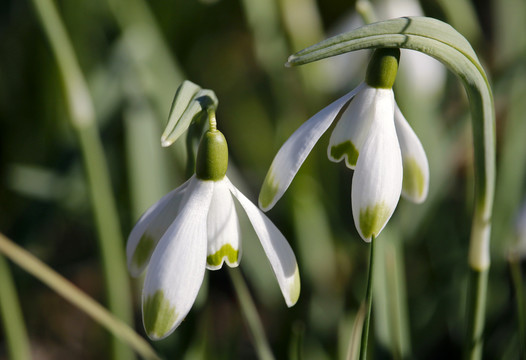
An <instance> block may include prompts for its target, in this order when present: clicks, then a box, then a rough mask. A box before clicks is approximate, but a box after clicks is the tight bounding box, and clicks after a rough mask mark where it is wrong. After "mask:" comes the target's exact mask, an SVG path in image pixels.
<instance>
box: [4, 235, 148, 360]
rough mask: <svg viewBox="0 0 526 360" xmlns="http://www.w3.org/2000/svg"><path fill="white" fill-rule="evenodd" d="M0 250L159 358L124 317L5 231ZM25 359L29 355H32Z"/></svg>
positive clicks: (141, 350)
mask: <svg viewBox="0 0 526 360" xmlns="http://www.w3.org/2000/svg"><path fill="white" fill-rule="evenodd" d="M0 253H3V254H4V255H5V256H7V257H8V258H9V259H10V260H11V261H13V262H14V263H15V264H17V265H18V266H20V267H21V268H22V269H24V270H25V271H27V272H28V273H29V274H31V275H33V276H34V277H36V278H37V279H39V280H40V281H42V282H43V283H44V284H46V285H47V286H49V287H50V288H51V289H52V290H54V291H55V292H56V293H57V294H59V295H60V296H62V297H63V298H64V299H66V300H67V301H69V302H71V303H72V304H73V305H74V306H76V307H78V308H79V309H80V310H82V311H84V312H85V313H86V314H87V315H88V316H90V317H91V318H92V319H93V320H95V321H97V322H98V323H99V324H101V325H102V326H104V327H105V328H106V329H108V330H109V331H110V332H111V333H112V334H113V335H115V336H116V337H118V338H120V339H121V340H122V341H124V342H125V343H126V344H128V345H129V346H130V347H131V348H133V349H134V350H135V351H136V352H137V354H139V355H140V356H142V357H143V358H144V359H159V357H158V356H157V355H156V354H155V351H154V350H153V349H152V348H151V347H150V345H149V344H148V342H147V341H146V340H144V338H142V337H141V336H139V335H138V334H137V333H136V332H135V331H133V330H132V329H131V328H130V327H129V326H128V325H126V324H125V323H124V322H123V321H121V320H120V319H118V318H117V317H115V316H114V315H113V314H112V313H110V312H109V311H108V310H106V309H105V308H104V307H103V306H101V305H100V304H99V303H97V302H96V301H95V300H93V299H92V298H91V297H89V296H88V295H86V294H85V293H84V292H82V291H81V290H79V289H78V288H77V287H75V285H73V284H72V283H70V282H69V281H68V280H66V279H65V278H64V277H62V276H61V275H60V274H58V273H56V272H55V271H54V270H53V269H51V268H50V267H49V266H47V265H46V264H44V263H43V262H42V261H40V260H39V259H37V258H36V257H35V256H33V255H32V254H31V253H29V252H28V251H26V250H24V249H23V248H21V247H20V246H18V245H16V244H15V243H13V242H12V241H11V240H10V239H8V238H7V237H5V236H4V235H3V234H1V233H0ZM2 284H3V282H2ZM25 359H28V357H26V358H25Z"/></svg>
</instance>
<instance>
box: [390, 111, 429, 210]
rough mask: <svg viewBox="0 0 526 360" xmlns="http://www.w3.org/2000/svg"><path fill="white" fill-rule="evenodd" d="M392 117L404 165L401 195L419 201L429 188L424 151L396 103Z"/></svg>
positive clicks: (427, 165) (424, 196)
mask: <svg viewBox="0 0 526 360" xmlns="http://www.w3.org/2000/svg"><path fill="white" fill-rule="evenodd" d="M394 118H395V126H396V134H397V136H398V142H399V143H400V150H401V151H402V163H403V167H404V180H403V183H402V195H403V196H404V197H405V198H407V199H409V200H411V201H413V202H415V203H421V202H423V201H424V200H425V199H426V197H427V191H428V189H429V164H428V162H427V156H426V152H425V151H424V147H423V146H422V143H421V142H420V140H419V139H418V136H416V134H415V132H414V131H413V129H412V128H411V126H410V125H409V123H408V122H407V120H406V119H405V118H404V115H403V114H402V112H401V111H400V109H399V108H398V105H396V103H395V116H394Z"/></svg>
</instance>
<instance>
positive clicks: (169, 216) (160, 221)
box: [126, 179, 191, 276]
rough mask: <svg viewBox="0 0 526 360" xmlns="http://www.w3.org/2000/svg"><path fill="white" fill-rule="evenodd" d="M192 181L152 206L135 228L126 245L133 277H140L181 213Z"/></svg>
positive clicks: (129, 267)
mask: <svg viewBox="0 0 526 360" xmlns="http://www.w3.org/2000/svg"><path fill="white" fill-rule="evenodd" d="M190 180H191V179H189V180H188V181H186V182H185V183H184V184H183V185H181V186H179V187H178V188H177V189H175V190H173V191H171V192H169V193H168V194H166V195H165V196H163V197H162V198H161V200H159V201H158V202H156V203H155V204H154V205H152V206H151V207H150V208H149V209H148V210H146V212H145V213H144V214H143V215H142V216H141V217H140V219H139V220H138V221H137V223H136V224H135V226H134V227H133V229H132V231H131V232H130V235H129V236H128V242H127V244H126V256H127V261H128V269H129V271H130V273H131V275H132V276H138V275H139V274H140V273H142V272H143V270H144V268H145V267H146V265H148V262H149V260H150V256H151V255H152V252H153V250H154V249H155V246H156V245H157V243H158V242H159V239H160V238H161V237H162V236H163V234H164V233H165V231H166V229H168V227H169V226H170V224H171V223H172V222H173V221H174V220H175V217H176V216H177V214H178V213H179V209H180V205H181V199H182V198H183V196H184V194H185V190H186V188H187V187H188V184H189V182H190Z"/></svg>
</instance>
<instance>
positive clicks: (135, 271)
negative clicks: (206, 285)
mask: <svg viewBox="0 0 526 360" xmlns="http://www.w3.org/2000/svg"><path fill="white" fill-rule="evenodd" d="M227 164H228V150H227V145H226V140H225V138H224V137H223V135H222V134H221V133H220V132H219V131H217V130H216V129H211V130H210V131H208V132H207V133H205V135H204V136H203V139H202V140H201V143H200V145H199V150H198V155H197V166H196V174H194V175H193V176H192V177H191V178H190V179H189V180H188V181H186V182H185V183H184V184H183V185H181V186H179V187H178V188H177V189H175V190H173V191H172V192H170V193H169V194H167V195H165V196H164V197H163V198H162V199H161V200H159V201H158V202H157V203H156V204H155V205H153V206H152V207H150V208H149V209H148V210H147V211H146V212H145V213H144V215H142V217H141V218H140V219H139V221H138V222H137V224H136V225H135V227H134V228H133V230H132V232H131V233H130V236H129V238H128V243H127V248H126V252H127V258H128V268H129V271H130V272H131V274H132V275H133V276H138V275H139V274H140V273H142V272H143V271H144V269H145V268H146V266H147V265H148V270H147V274H146V278H145V282H144V289H143V294H142V310H143V323H144V328H145V329H146V333H147V334H148V336H149V337H150V338H151V339H154V340H158V339H162V338H165V337H166V336H168V335H169V334H170V333H172V332H173V331H174V329H175V328H176V327H177V326H178V325H179V324H180V323H181V321H183V319H184V318H185V317H186V315H187V314H188V312H189V311H190V308H191V307H192V305H193V303H194V301H195V298H196V297H197V293H198V291H199V288H200V287H201V283H202V282H203V277H204V273H205V269H209V270H217V269H220V268H221V267H222V265H223V263H224V262H226V263H227V264H228V265H229V266H230V267H236V266H238V265H239V262H240V260H241V231H240V227H239V221H238V214H237V212H236V208H235V205H234V198H235V199H236V201H237V202H238V203H239V204H240V205H241V207H242V208H243V209H244V210H245V212H246V214H247V216H248V219H249V220H250V222H251V223H252V226H253V228H254V230H255V232H256V234H257V236H258V237H259V240H260V241H261V245H262V246H263V249H264V250H265V253H266V254H267V257H268V259H269V261H270V264H271V266H272V269H273V271H274V273H275V275H276V278H277V280H278V283H279V286H280V288H281V292H282V293H283V296H284V298H285V301H286V303H287V305H288V306H289V307H290V306H293V305H294V304H295V303H296V301H297V300H298V297H299V293H300V279H299V272H298V265H297V262H296V258H295V256H294V253H293V251H292V249H291V247H290V245H289V244H288V242H287V240H286V239H285V237H284V236H283V235H282V234H281V233H280V231H279V230H278V229H277V228H276V226H274V224H273V223H272V222H271V221H270V220H269V219H268V218H267V217H266V216H265V215H264V214H263V213H262V212H261V211H260V210H259V209H258V208H257V207H256V206H255V205H254V204H253V203H252V202H251V201H250V200H248V199H247V198H246V197H245V196H244V195H243V194H242V193H241V192H240V191H239V190H238V189H237V188H236V187H235V186H234V185H232V183H231V182H230V181H229V180H228V178H227V177H226V176H225V174H226V168H227Z"/></svg>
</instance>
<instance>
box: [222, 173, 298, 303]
mask: <svg viewBox="0 0 526 360" xmlns="http://www.w3.org/2000/svg"><path fill="white" fill-rule="evenodd" d="M229 187H230V191H232V194H234V196H235V197H236V198H237V200H238V201H239V203H240V204H241V206H242V207H243V209H245V212H246V213H247V216H248V219H249V220H250V222H251V224H252V227H253V228H254V230H255V232H256V234H257V236H258V237H259V241H260V242H261V245H262V246H263V250H265V253H266V254H267V258H268V260H269V261H270V265H271V266H272V270H273V271H274V274H275V275H276V278H277V279H278V283H279V287H280V289H281V293H282V294H283V297H284V298H285V302H286V303H287V306H288V307H291V306H293V305H294V304H295V303H296V302H297V301H298V297H299V296H300V288H301V284H300V274H299V270H298V263H297V262H296V257H295V256H294V252H293V251H292V248H291V247H290V245H289V243H288V242H287V239H285V237H284V236H283V234H281V232H280V231H279V230H278V228H277V227H276V226H275V225H274V224H273V223H272V221H270V219H269V218H267V217H266V216H265V214H264V213H263V212H262V211H261V210H259V209H258V208H257V207H256V206H255V205H254V204H253V203H252V202H251V201H250V200H248V199H247V198H246V197H245V195H243V194H242V193H241V192H240V191H239V190H238V189H237V188H236V187H235V186H234V185H232V183H230V182H229Z"/></svg>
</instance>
